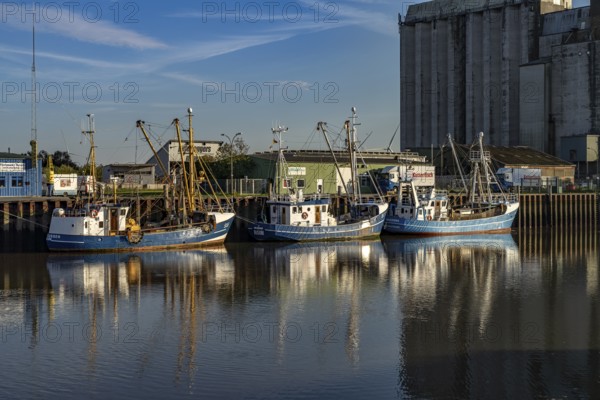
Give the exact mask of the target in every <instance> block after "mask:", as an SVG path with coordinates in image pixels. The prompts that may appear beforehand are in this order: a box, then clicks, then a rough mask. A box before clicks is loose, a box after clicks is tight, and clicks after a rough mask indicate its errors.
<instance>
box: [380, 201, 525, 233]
mask: <svg viewBox="0 0 600 400" xmlns="http://www.w3.org/2000/svg"><path fill="white" fill-rule="evenodd" d="M517 210H518V208H515V209H512V210H509V211H507V212H506V213H504V214H502V215H497V216H493V217H488V218H479V219H472V220H458V221H436V220H432V221H423V220H416V219H410V218H401V217H399V216H395V215H388V216H387V217H386V219H385V224H384V228H383V230H384V232H387V233H395V234H408V235H429V236H437V235H461V234H475V233H506V232H510V230H511V227H512V224H513V221H514V219H515V216H516V215H517Z"/></svg>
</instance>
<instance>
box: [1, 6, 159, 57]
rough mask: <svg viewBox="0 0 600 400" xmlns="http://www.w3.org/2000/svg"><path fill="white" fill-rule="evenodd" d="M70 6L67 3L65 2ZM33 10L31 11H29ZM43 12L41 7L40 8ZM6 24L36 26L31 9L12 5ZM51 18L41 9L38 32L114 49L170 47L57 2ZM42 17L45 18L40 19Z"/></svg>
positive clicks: (37, 26)
mask: <svg viewBox="0 0 600 400" xmlns="http://www.w3.org/2000/svg"><path fill="white" fill-rule="evenodd" d="M65 4H67V3H65ZM28 7H29V9H28ZM36 7H37V8H38V9H39V4H37V5H36ZM3 11H4V13H3V15H2V22H3V23H4V24H5V25H6V26H10V27H13V28H16V29H20V30H30V29H31V23H32V18H33V16H32V15H29V14H31V6H29V5H28V6H26V5H25V4H20V5H19V4H17V3H10V8H7V7H5V8H3ZM53 11H54V13H52V15H51V16H49V15H46V13H47V12H48V11H47V12H46V13H44V12H42V10H38V15H37V17H36V24H35V26H36V29H37V30H38V31H40V32H48V33H52V34H56V35H60V36H63V37H68V38H70V39H72V40H77V41H80V42H86V43H94V44H101V45H105V46H111V47H126V48H134V49H139V50H144V49H160V48H166V47H167V45H166V44H165V43H163V42H161V41H159V40H156V39H153V38H151V37H148V36H144V35H142V34H139V33H137V32H135V31H133V30H130V29H124V28H122V27H120V26H117V25H116V24H114V23H113V22H108V21H103V20H97V21H96V20H89V21H86V20H85V19H83V18H82V17H81V15H80V14H78V13H70V12H67V10H62V9H61V8H60V5H59V4H58V3H56V10H53ZM40 15H41V16H40Z"/></svg>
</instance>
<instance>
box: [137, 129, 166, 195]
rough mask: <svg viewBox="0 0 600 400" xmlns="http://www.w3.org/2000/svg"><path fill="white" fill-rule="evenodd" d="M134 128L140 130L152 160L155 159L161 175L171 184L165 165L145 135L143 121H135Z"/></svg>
mask: <svg viewBox="0 0 600 400" xmlns="http://www.w3.org/2000/svg"><path fill="white" fill-rule="evenodd" d="M135 126H136V127H138V128H140V130H141V131H142V133H143V134H144V138H145V139H146V142H148V146H150V150H152V154H154V158H156V161H157V162H158V165H159V166H160V169H161V171H162V172H163V175H164V176H166V177H167V181H168V182H169V183H170V182H171V176H170V175H169V172H168V171H167V169H166V168H165V165H164V164H163V162H162V160H161V159H160V157H159V156H158V153H157V152H156V149H155V148H154V146H152V142H151V141H150V137H149V136H148V133H146V129H145V128H144V121H141V120H137V121H136V123H135Z"/></svg>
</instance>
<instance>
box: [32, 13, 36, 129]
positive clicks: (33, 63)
mask: <svg viewBox="0 0 600 400" xmlns="http://www.w3.org/2000/svg"><path fill="white" fill-rule="evenodd" d="M32 28H33V31H32V34H33V37H32V39H33V60H32V63H31V90H32V97H31V140H35V141H37V115H36V102H37V82H36V77H35V18H34V19H33V27H32Z"/></svg>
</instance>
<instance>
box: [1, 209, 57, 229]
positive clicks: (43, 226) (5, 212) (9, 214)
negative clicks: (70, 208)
mask: <svg viewBox="0 0 600 400" xmlns="http://www.w3.org/2000/svg"><path fill="white" fill-rule="evenodd" d="M0 212H1V213H4V214H7V215H8V216H11V217H15V218H17V219H21V220H23V221H26V222H29V223H30V224H34V225H37V226H41V227H42V228H44V229H48V226H47V225H43V224H40V223H38V222H35V221H31V220H28V219H26V218H23V217H20V216H18V215H16V214H11V213H9V212H7V211H4V210H0Z"/></svg>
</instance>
